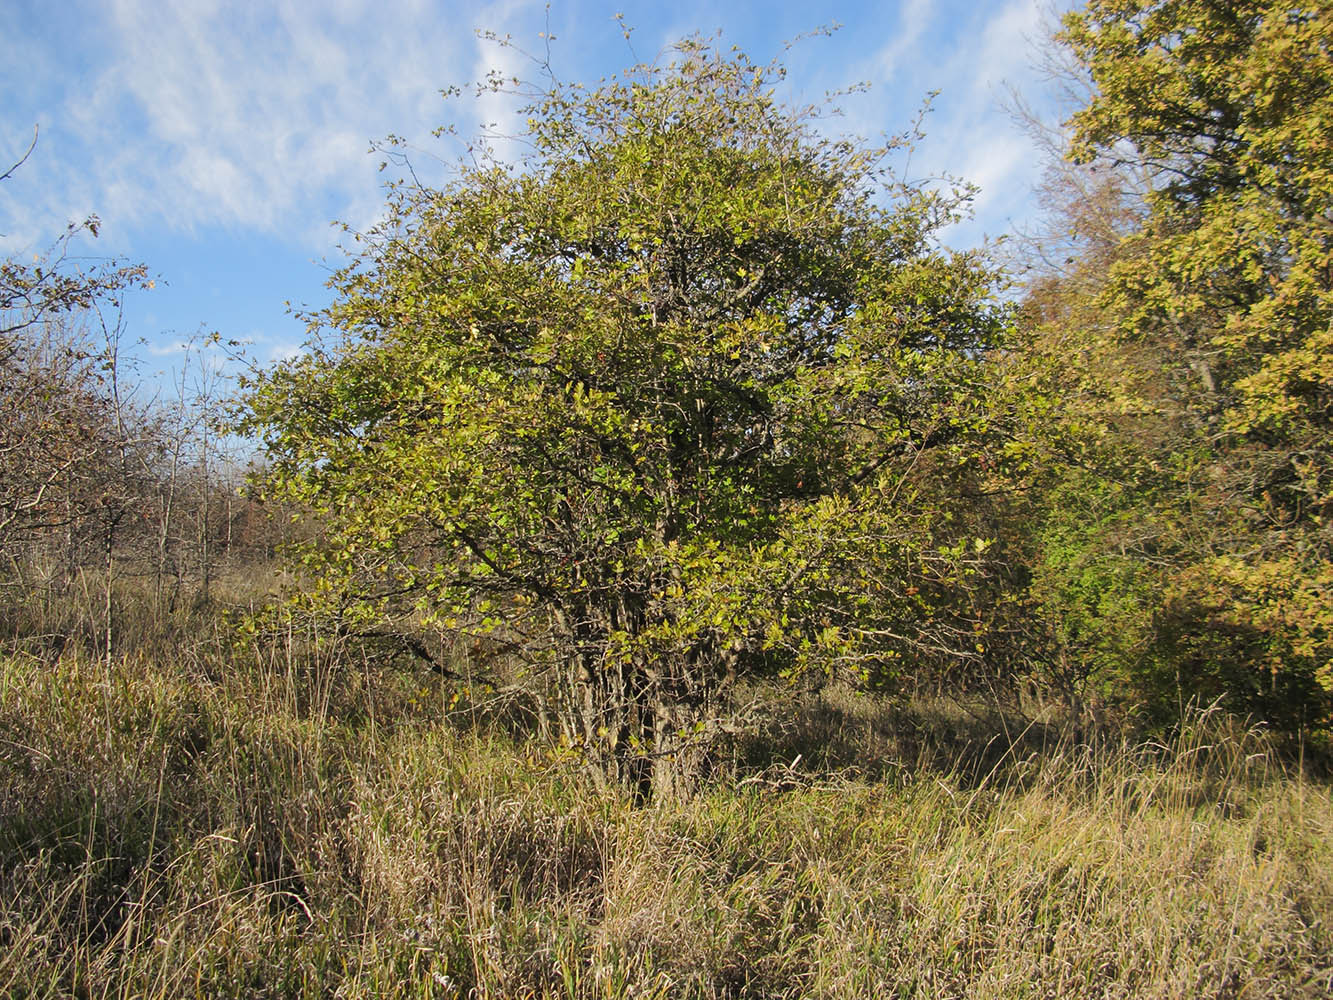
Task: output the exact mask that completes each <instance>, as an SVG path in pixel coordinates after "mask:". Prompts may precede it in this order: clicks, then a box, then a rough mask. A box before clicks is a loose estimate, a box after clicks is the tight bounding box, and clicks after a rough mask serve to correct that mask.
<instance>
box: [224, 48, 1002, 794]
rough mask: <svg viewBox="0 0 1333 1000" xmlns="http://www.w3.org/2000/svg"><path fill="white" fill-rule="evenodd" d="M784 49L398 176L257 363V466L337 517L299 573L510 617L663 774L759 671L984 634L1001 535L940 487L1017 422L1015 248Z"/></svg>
mask: <svg viewBox="0 0 1333 1000" xmlns="http://www.w3.org/2000/svg"><path fill="white" fill-rule="evenodd" d="M781 76H782V70H781V68H780V67H779V66H776V65H772V66H759V65H755V64H753V63H751V62H750V61H749V60H747V59H746V58H745V57H744V56H743V55H738V54H730V55H729V54H725V53H719V52H717V51H715V50H714V49H712V48H711V47H710V46H709V45H708V44H706V43H703V42H701V41H697V40H695V41H689V42H686V43H684V44H683V45H681V46H680V47H678V49H677V50H676V51H675V53H674V56H673V59H672V61H671V62H670V64H669V65H665V66H641V67H638V68H637V69H636V70H634V71H632V72H631V73H630V74H628V75H627V76H626V77H625V78H623V79H613V80H612V81H611V82H608V83H606V84H604V85H603V86H601V87H599V88H598V89H596V90H593V91H585V90H584V89H583V88H581V87H579V86H563V85H555V86H553V87H552V88H551V89H549V91H547V92H544V93H542V94H540V95H538V96H537V97H536V98H535V99H534V101H533V103H532V105H531V107H530V108H529V110H528V116H529V117H528V124H527V132H526V134H525V136H524V137H523V138H524V139H525V140H526V142H527V143H528V144H530V147H531V149H532V153H531V155H529V156H528V157H527V158H526V159H525V160H524V161H523V163H522V164H521V166H520V168H519V169H517V170H511V169H507V168H506V167H505V166H504V165H503V164H500V163H497V162H492V161H490V160H487V159H485V158H483V159H482V160H481V161H480V162H478V163H470V162H469V163H464V164H461V165H460V166H459V167H458V170H457V176H456V179H455V180H454V181H453V182H452V183H451V184H449V185H448V186H446V187H444V188H442V189H439V190H433V189H427V188H421V187H400V188H398V189H396V190H395V191H394V194H393V197H392V199H391V201H390V203H389V219H388V221H387V222H386V223H385V224H384V225H383V226H381V227H379V228H377V229H376V230H375V231H373V232H371V233H369V234H366V235H365V236H364V237H362V239H363V241H364V246H365V249H364V251H363V252H362V253H361V255H360V256H359V257H358V258H357V259H356V260H354V261H353V262H352V264H351V265H350V266H348V267H347V268H346V269H345V270H344V271H342V272H341V274H339V275H338V277H337V279H336V281H335V287H336V289H337V291H338V293H339V297H338V301H337V303H336V304H335V305H334V306H332V307H331V308H330V309H329V310H328V311H327V312H326V313H324V314H323V315H322V316H321V317H319V320H320V322H321V323H322V324H323V328H324V330H323V335H322V337H321V338H320V339H319V340H317V341H316V343H315V344H314V345H313V346H312V347H311V349H310V350H309V352H308V353H306V354H305V355H304V356H302V357H300V358H297V359H294V360H292V361H290V362H288V363H285V364H283V365H280V366H278V367H277V368H275V369H274V370H272V371H270V372H268V373H267V374H265V375H263V376H262V377H260V378H259V379H258V380H257V381H255V382H254V383H253V384H252V385H251V387H250V390H249V396H248V407H249V415H248V419H247V420H246V423H245V426H246V427H247V428H248V429H250V430H253V431H256V432H258V433H260V434H262V436H263V439H264V441H265V443H266V446H267V451H268V457H269V461H270V463H271V465H270V469H271V474H270V475H268V476H267V477H266V479H265V480H264V481H263V483H262V486H261V489H262V490H263V491H264V492H265V493H266V494H267V495H269V496H272V497H279V498H283V499H285V500H287V501H290V502H296V503H300V504H303V505H305V506H306V507H307V508H308V509H310V510H312V511H314V512H316V514H317V515H318V516H319V517H320V518H322V519H323V520H322V529H323V530H322V536H321V538H320V539H319V540H318V541H317V542H315V543H314V544H312V545H311V546H309V547H308V548H307V549H306V550H305V552H304V553H303V556H304V558H305V560H306V562H307V564H308V566H309V577H308V578H309V580H310V581H311V584H312V587H313V588H314V589H313V591H312V592H307V593H306V595H304V598H303V599H304V600H306V601H307V602H310V603H313V604H315V605H316V606H319V607H323V608H325V609H332V610H335V611H336V612H337V613H338V615H339V616H340V620H341V621H342V622H344V623H345V627H346V628H348V629H354V628H358V627H360V628H363V629H365V630H376V629H378V630H383V629H384V628H386V627H388V626H389V625H391V624H392V623H394V622H398V623H404V622H408V623H413V624H417V625H422V624H429V625H434V626H437V627H439V628H442V629H444V630H447V631H448V632H449V633H450V634H454V635H459V636H466V637H478V638H480V637H489V638H491V639H493V640H496V641H500V642H503V643H504V644H505V646H506V648H508V649H510V650H511V651H513V652H515V653H516V654H517V655H520V656H522V657H524V658H525V659H526V660H527V662H529V663H530V664H531V665H532V666H533V667H534V668H535V669H539V670H545V671H549V672H551V673H553V674H554V675H555V676H556V677H557V678H558V683H557V684H556V685H555V690H556V692H557V695H556V701H557V704H556V705H555V708H556V709H557V713H556V714H557V716H558V718H559V720H560V722H561V725H562V730H563V735H564V739H565V740H566V741H567V742H568V743H569V744H570V745H571V746H574V747H577V748H579V749H580V750H582V751H583V752H584V753H586V754H587V755H588V758H589V759H590V760H592V761H594V762H598V763H599V764H600V765H601V766H602V768H603V769H604V770H605V772H606V773H608V774H610V775H612V776H613V777H616V778H618V779H619V780H621V781H623V782H625V783H628V784H630V785H632V786H634V787H637V788H639V789H640V790H646V789H647V787H648V786H649V784H650V783H652V784H654V785H655V786H656V788H657V789H658V790H659V791H660V790H663V789H665V788H668V787H669V785H670V782H671V780H672V778H671V772H672V770H673V758H674V757H675V755H676V753H677V752H678V750H679V749H680V747H681V746H682V744H683V742H685V741H688V739H689V738H690V735H691V734H692V733H694V732H696V731H699V730H701V729H704V728H706V726H707V722H708V720H709V719H710V717H711V714H712V712H713V711H714V710H715V709H716V706H717V704H718V700H719V699H720V698H722V697H724V695H725V692H726V690H727V686H728V685H729V683H730V682H731V680H732V679H734V678H735V677H736V676H738V675H740V674H744V673H746V672H754V671H764V672H771V673H774V674H777V673H783V674H786V675H794V674H798V673H800V672H802V671H808V670H814V669H818V670H832V669H842V670H846V671H848V672H850V673H853V674H856V675H859V676H862V677H879V678H886V677H890V676H893V675H895V674H896V673H897V672H898V671H899V669H900V668H899V666H898V665H899V664H900V663H902V662H903V659H904V658H910V657H913V656H915V655H918V654H919V655H923V656H924V655H929V656H941V655H952V654H954V653H956V652H957V651H959V650H967V651H973V648H974V646H975V645H976V641H975V637H974V636H973V623H972V621H971V618H970V615H971V611H970V609H969V606H968V602H967V600H966V594H967V593H968V581H969V580H971V579H975V577H974V576H971V575H970V574H974V573H975V572H977V571H978V569H979V568H980V566H981V564H983V563H984V562H985V559H986V554H985V549H986V544H985V542H984V541H981V540H979V539H978V538H977V537H975V536H974V535H972V534H970V533H969V530H970V529H969V526H968V523H967V519H966V518H965V517H962V516H955V514H954V513H953V512H951V510H950V509H949V507H948V503H947V502H946V501H947V500H948V498H949V497H950V493H951V484H965V482H966V481H967V480H968V477H972V476H975V470H976V469H977V467H978V466H977V463H976V461H975V458H976V451H977V449H979V448H980V443H981V442H983V441H984V440H985V439H986V438H987V435H988V434H991V433H993V429H992V423H991V415H990V414H989V413H988V412H987V409H986V405H985V399H986V393H985V390H984V386H985V374H984V370H983V366H984V359H985V357H986V355H987V352H988V351H989V350H990V349H991V348H992V347H993V346H994V345H996V344H997V343H998V342H999V341H1000V340H1001V339H1002V338H1003V337H1004V336H1005V332H1006V319H1005V315H1006V314H1005V312H1004V310H1002V309H1001V308H999V307H998V306H996V305H995V304H994V303H993V302H992V300H991V287H992V280H993V276H992V274H991V272H990V270H989V269H988V268H987V266H986V265H985V264H984V262H983V261H981V260H980V259H978V258H977V257H975V256H973V255H969V254H950V253H947V252H945V251H943V250H941V249H940V248H939V247H938V246H937V245H936V244H935V243H934V242H933V241H932V233H933V231H934V230H935V228H936V227H937V226H938V225H939V224H940V223H941V222H943V221H946V220H947V219H948V218H950V217H951V213H952V212H953V211H954V210H955V209H956V208H957V207H958V206H957V202H956V201H954V200H953V199H951V198H950V197H947V196H943V195H940V194H938V193H931V192H927V191H924V190H920V189H915V188H910V187H904V186H902V185H900V184H898V183H896V182H895V181H894V180H893V179H892V177H891V175H890V174H889V173H888V171H887V162H888V161H887V159H886V157H887V155H888V151H887V150H884V149H875V148H870V147H868V146H866V145H864V144H861V143H859V142H855V141H851V140H844V139H830V138H827V137H826V136H824V135H823V134H821V133H820V132H819V131H817V130H816V128H815V123H814V122H813V120H812V116H813V115H814V110H812V109H805V110H800V109H794V108H791V107H788V106H785V105H783V104H782V103H780V102H779V101H778V100H777V99H775V98H774V96H773V87H774V86H775V85H776V84H777V83H778V82H779V80H780V78H781ZM962 488H963V486H962V485H960V486H959V489H962ZM973 655H975V653H974V654H973Z"/></svg>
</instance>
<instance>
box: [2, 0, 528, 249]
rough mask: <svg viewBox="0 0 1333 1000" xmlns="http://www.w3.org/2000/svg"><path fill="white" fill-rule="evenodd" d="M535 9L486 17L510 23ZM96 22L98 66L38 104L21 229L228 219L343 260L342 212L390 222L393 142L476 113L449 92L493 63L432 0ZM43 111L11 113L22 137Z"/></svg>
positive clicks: (142, 0)
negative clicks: (386, 145) (336, 227)
mask: <svg viewBox="0 0 1333 1000" xmlns="http://www.w3.org/2000/svg"><path fill="white" fill-rule="evenodd" d="M528 6H530V5H528V4H520V3H514V2H509V3H504V4H497V5H495V6H493V7H492V8H490V9H488V10H487V11H484V12H481V13H480V14H478V17H479V18H480V19H481V20H482V21H483V22H484V23H487V24H495V25H497V26H498V27H501V28H503V25H504V22H505V21H507V20H509V19H511V18H513V17H515V16H517V15H518V14H519V13H521V11H522V10H523V9H525V8H526V7H528ZM82 13H83V14H84V15H86V16H87V17H89V18H101V19H102V22H101V23H100V24H99V25H98V26H97V28H98V34H99V35H100V38H99V44H98V46H97V47H96V51H95V58H93V61H91V62H90V63H89V65H88V66H87V67H86V68H85V69H84V70H83V72H82V74H69V73H67V74H65V76H64V77H63V78H60V77H56V76H50V79H48V81H47V90H46V91H45V92H44V94H43V100H42V101H41V102H36V100H35V99H34V100H33V102H30V104H32V103H40V106H37V107H34V108H33V110H34V111H36V112H38V113H39V114H40V115H41V118H42V124H43V133H44V141H43V149H42V157H41V164H40V180H37V179H34V178H31V177H30V178H28V179H25V180H24V181H23V182H22V185H21V187H22V191H21V192H20V191H19V190H18V189H17V187H18V186H11V187H10V188H8V189H0V218H4V220H5V228H6V229H8V230H11V232H10V235H11V236H13V235H16V234H26V233H29V232H31V233H33V234H36V233H41V232H51V231H53V230H55V229H58V228H59V227H60V225H62V224H63V222H64V220H65V219H66V218H68V217H71V216H73V215H77V214H79V213H81V212H82V213H86V212H87V211H89V210H96V211H97V212H98V213H99V214H100V215H101V216H102V217H103V219H104V221H105V222H106V224H107V226H106V228H107V229H108V230H111V229H112V228H114V226H115V225H117V224H123V225H131V226H141V225H163V224H165V225H166V226H167V227H169V228H173V229H177V230H185V231H188V230H191V229H194V228H197V227H200V226H212V225H220V226H224V227H229V228H230V227H240V228H247V229H257V230H260V231H267V232H273V233H280V234H284V235H287V236H289V237H292V238H295V239H298V240H307V241H308V240H312V238H313V245H314V247H316V248H318V249H321V250H322V249H325V248H327V247H329V246H330V245H331V244H332V242H333V238H332V236H331V235H330V234H329V232H328V230H327V227H326V226H324V225H323V224H322V223H323V221H327V218H331V217H338V218H344V219H348V220H349V221H353V222H354V223H360V222H363V221H366V220H368V219H373V218H374V216H375V213H374V211H372V210H370V206H371V205H376V206H378V204H379V202H380V201H381V197H380V191H379V181H380V177H379V175H378V174H377V167H378V165H379V161H380V158H379V157H376V156H372V155H368V153H369V149H370V145H371V143H372V142H373V141H377V140H379V139H381V138H383V137H385V136H386V135H388V134H389V133H391V132H392V133H396V134H399V135H402V136H404V137H405V138H407V139H409V140H411V141H413V142H416V143H418V144H419V145H421V146H423V147H424V146H428V145H430V144H431V143H432V140H431V139H430V138H429V133H430V131H431V129H432V128H434V127H435V126H436V125H437V124H439V122H440V120H441V117H442V116H443V115H444V114H446V113H447V112H450V111H452V112H455V113H468V112H469V111H472V110H474V109H471V108H469V107H468V105H467V104H466V103H460V104H459V105H457V106H456V107H453V108H448V109H447V108H446V107H445V106H444V104H443V102H442V101H441V99H440V96H439V91H440V89H441V88H443V87H445V86H447V85H449V84H453V83H466V82H468V81H469V80H471V79H472V78H473V77H474V75H475V74H477V73H478V72H484V69H485V66H484V65H483V59H484V56H483V55H482V54H480V53H479V52H478V50H477V49H476V44H475V41H474V38H473V34H472V28H471V21H470V19H469V18H468V17H466V16H463V15H461V12H457V11H455V12H453V14H452V16H450V15H449V14H448V12H443V13H445V15H446V16H441V14H442V12H441V11H440V10H439V9H438V5H436V4H427V3H424V2H422V0H408V2H399V3H390V2H381V3H372V2H367V0H338V2H336V3H320V4H312V3H308V2H304V0H283V2H280V3H278V4H277V5H275V6H271V5H267V4H253V5H252V4H241V5H237V4H222V3H218V2H212V0H181V2H178V3H176V4H173V5H162V4H160V3H157V2H150V0H110V2H109V3H108V4H107V5H106V6H105V7H103V8H99V9H97V10H96V11H95V12H94V11H84V12H82ZM9 47H10V46H9V45H5V46H4V48H5V49H8V48H9ZM53 88H54V89H55V90H54V92H55V96H54V97H52V96H51V91H52V89H53ZM480 110H482V111H483V112H485V113H490V112H491V111H493V110H495V109H494V108H490V107H486V106H484V105H483V108H482V109H480ZM25 113H29V112H27V110H26V109H24V110H16V109H14V108H12V107H11V109H10V110H9V111H8V112H0V122H3V127H4V132H5V133H6V134H8V133H10V132H12V131H13V130H14V129H15V128H17V127H18V123H20V122H21V121H22V119H23V116H24V114H25ZM26 127H27V128H31V125H30V124H29V125H28V126H26ZM460 127H461V129H463V130H464V131H470V130H472V129H473V128H475V119H473V120H465V121H462V122H461V123H460ZM48 134H49V135H51V136H60V137H61V138H60V139H59V141H54V140H48V138H47V136H48ZM314 218H321V222H320V223H319V224H313V223H312V221H311V220H312V219H314Z"/></svg>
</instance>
